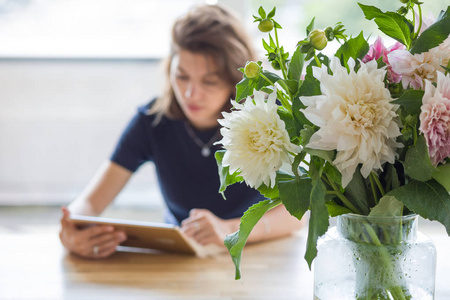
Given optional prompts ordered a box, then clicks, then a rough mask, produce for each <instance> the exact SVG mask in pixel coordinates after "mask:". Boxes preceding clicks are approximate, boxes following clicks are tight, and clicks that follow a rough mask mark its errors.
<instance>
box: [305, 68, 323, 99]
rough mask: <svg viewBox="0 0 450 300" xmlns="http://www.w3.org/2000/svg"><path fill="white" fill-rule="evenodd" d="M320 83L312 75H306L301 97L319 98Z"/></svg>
mask: <svg viewBox="0 0 450 300" xmlns="http://www.w3.org/2000/svg"><path fill="white" fill-rule="evenodd" d="M321 94H322V93H321V91H320V81H319V80H317V79H316V78H314V76H313V75H312V72H311V73H306V76H305V80H304V81H303V84H302V86H301V87H300V95H302V96H317V95H321Z"/></svg>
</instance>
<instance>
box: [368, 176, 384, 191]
mask: <svg viewBox="0 0 450 300" xmlns="http://www.w3.org/2000/svg"><path fill="white" fill-rule="evenodd" d="M370 176H372V178H373V180H375V182H376V183H377V186H378V189H379V190H380V193H381V196H384V195H386V192H385V191H384V188H383V185H382V184H381V182H380V179H379V178H378V175H377V174H375V173H374V172H371V173H370Z"/></svg>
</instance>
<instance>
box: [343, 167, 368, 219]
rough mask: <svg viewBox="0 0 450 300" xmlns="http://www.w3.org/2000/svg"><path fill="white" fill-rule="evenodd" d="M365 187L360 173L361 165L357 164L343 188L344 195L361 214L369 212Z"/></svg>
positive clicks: (366, 187)
mask: <svg viewBox="0 0 450 300" xmlns="http://www.w3.org/2000/svg"><path fill="white" fill-rule="evenodd" d="M367 189H368V186H367V184H366V181H365V179H364V177H363V176H362V175H361V167H360V166H358V168H356V171H355V173H353V177H352V180H351V181H350V182H349V184H348V185H347V186H346V188H345V193H344V195H345V196H346V197H347V199H348V200H349V201H350V202H351V203H352V204H353V205H354V206H355V207H356V208H357V209H358V210H359V211H360V212H361V214H363V215H368V214H369V212H370V209H369V207H370V201H371V200H370V198H369V192H368V190H367Z"/></svg>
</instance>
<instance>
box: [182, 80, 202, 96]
mask: <svg viewBox="0 0 450 300" xmlns="http://www.w3.org/2000/svg"><path fill="white" fill-rule="evenodd" d="M199 93H200V87H199V86H198V85H197V84H194V83H190V84H188V85H187V88H186V91H185V92H184V96H185V97H186V98H194V97H197V96H198V95H199Z"/></svg>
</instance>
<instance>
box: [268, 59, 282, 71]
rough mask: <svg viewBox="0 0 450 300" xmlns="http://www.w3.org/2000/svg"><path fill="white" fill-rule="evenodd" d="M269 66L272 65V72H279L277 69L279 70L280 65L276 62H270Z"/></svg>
mask: <svg viewBox="0 0 450 300" xmlns="http://www.w3.org/2000/svg"><path fill="white" fill-rule="evenodd" d="M270 64H271V65H272V68H273V69H274V70H279V69H281V67H280V63H279V62H278V61H277V60H274V61H272V62H271V63H270Z"/></svg>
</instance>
